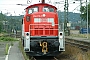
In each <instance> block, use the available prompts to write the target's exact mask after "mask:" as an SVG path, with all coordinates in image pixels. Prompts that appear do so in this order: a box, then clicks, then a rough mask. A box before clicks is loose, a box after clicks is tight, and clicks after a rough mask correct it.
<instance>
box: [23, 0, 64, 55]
mask: <svg viewBox="0 0 90 60" xmlns="http://www.w3.org/2000/svg"><path fill="white" fill-rule="evenodd" d="M25 10H26V14H25V15H24V17H23V19H22V44H23V47H24V51H25V52H26V53H28V54H30V55H31V56H57V55H58V54H60V52H62V51H65V40H64V33H63V31H60V29H59V23H58V22H59V20H58V14H57V8H56V7H55V6H52V5H50V4H46V3H45V1H44V0H42V3H38V4H33V5H30V6H28V7H27V8H26V9H25Z"/></svg>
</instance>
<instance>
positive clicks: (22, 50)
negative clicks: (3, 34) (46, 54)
mask: <svg viewBox="0 0 90 60" xmlns="http://www.w3.org/2000/svg"><path fill="white" fill-rule="evenodd" d="M19 48H20V50H21V52H22V54H23V56H24V59H25V60H29V57H28V56H27V55H26V53H25V51H24V48H23V46H22V43H21V41H19Z"/></svg>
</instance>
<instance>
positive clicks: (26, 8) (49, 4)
mask: <svg viewBox="0 0 90 60" xmlns="http://www.w3.org/2000/svg"><path fill="white" fill-rule="evenodd" d="M37 5H47V6H51V7H53V8H55V9H57V8H56V7H55V6H53V5H50V4H46V3H44V4H43V3H39V4H33V5H30V6H28V7H27V8H26V9H28V8H31V7H32V6H37Z"/></svg>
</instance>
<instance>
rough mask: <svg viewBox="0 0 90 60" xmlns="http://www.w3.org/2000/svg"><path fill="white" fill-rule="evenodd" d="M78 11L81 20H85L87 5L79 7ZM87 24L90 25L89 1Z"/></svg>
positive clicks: (89, 5)
mask: <svg viewBox="0 0 90 60" xmlns="http://www.w3.org/2000/svg"><path fill="white" fill-rule="evenodd" d="M80 12H81V13H82V14H81V15H80V16H81V18H82V20H87V7H86V6H82V7H81V8H80ZM88 24H89V25H90V3H89V4H88Z"/></svg>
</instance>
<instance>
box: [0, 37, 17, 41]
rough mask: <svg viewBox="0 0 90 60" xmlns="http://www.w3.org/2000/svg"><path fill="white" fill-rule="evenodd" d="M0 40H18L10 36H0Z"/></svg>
mask: <svg viewBox="0 0 90 60" xmlns="http://www.w3.org/2000/svg"><path fill="white" fill-rule="evenodd" d="M0 41H18V40H17V39H15V38H12V37H0Z"/></svg>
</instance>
